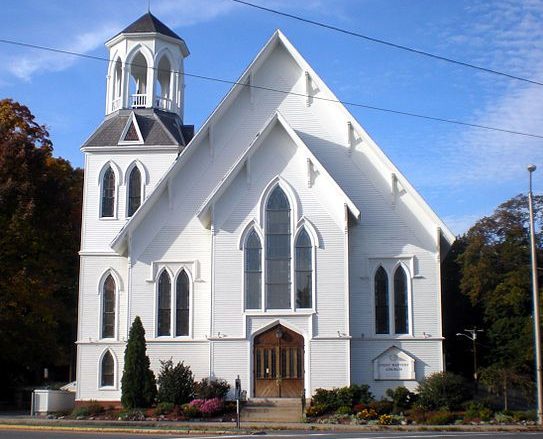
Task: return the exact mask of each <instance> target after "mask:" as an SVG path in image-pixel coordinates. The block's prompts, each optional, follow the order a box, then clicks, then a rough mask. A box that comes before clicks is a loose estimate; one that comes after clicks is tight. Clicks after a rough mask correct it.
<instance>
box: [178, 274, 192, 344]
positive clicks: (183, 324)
mask: <svg viewBox="0 0 543 439" xmlns="http://www.w3.org/2000/svg"><path fill="white" fill-rule="evenodd" d="M175 294H176V297H175V300H176V302H175V303H176V309H175V335H189V307H190V303H189V277H188V276H187V273H185V271H182V272H181V273H180V274H179V276H178V277H177V284H176V286H175Z"/></svg>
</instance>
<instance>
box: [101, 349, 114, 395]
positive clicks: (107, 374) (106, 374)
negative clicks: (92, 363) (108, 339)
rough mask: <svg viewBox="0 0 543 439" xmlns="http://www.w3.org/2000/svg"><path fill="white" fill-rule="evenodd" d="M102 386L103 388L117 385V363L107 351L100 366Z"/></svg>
mask: <svg viewBox="0 0 543 439" xmlns="http://www.w3.org/2000/svg"><path fill="white" fill-rule="evenodd" d="M100 366H101V367H100V369H101V374H100V385H101V386H102V387H112V386H114V385H115V361H114V360H113V355H111V352H109V351H107V352H106V353H105V354H104V356H103V357H102V364H101V365H100Z"/></svg>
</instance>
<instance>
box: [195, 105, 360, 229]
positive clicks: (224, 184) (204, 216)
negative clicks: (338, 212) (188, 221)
mask: <svg viewBox="0 0 543 439" xmlns="http://www.w3.org/2000/svg"><path fill="white" fill-rule="evenodd" d="M277 124H279V125H281V126H282V127H283V129H284V130H285V131H286V133H287V134H288V135H289V137H290V138H291V139H292V141H293V142H294V143H295V144H296V145H297V146H298V147H299V148H302V149H303V150H304V151H305V153H306V154H307V157H308V159H309V160H310V161H311V162H312V164H313V165H314V166H315V167H316V168H318V170H319V172H320V173H321V174H323V175H324V176H325V177H326V178H327V179H328V180H329V181H330V182H331V183H332V185H333V187H334V190H335V191H336V193H337V195H338V196H339V197H340V198H341V199H342V200H343V202H344V203H345V205H346V206H347V208H348V209H349V211H350V212H351V214H352V215H353V216H354V217H355V218H356V219H359V218H360V210H359V209H358V208H357V207H356V205H355V203H354V202H353V201H352V200H351V199H350V198H349V197H348V196H347V194H346V193H345V192H344V191H343V189H342V188H341V187H340V186H339V184H338V183H337V182H336V181H335V180H334V179H333V178H332V176H331V175H330V174H329V173H328V171H327V170H326V167H324V166H323V165H322V164H321V163H320V162H319V160H318V159H317V157H315V155H314V154H313V152H312V151H311V149H309V147H308V146H307V145H306V144H305V143H304V142H303V140H302V139H301V138H300V136H298V134H296V131H294V130H293V129H292V127H291V126H290V125H289V123H288V122H287V121H286V120H285V118H284V117H283V116H282V115H281V113H280V112H279V111H276V112H275V113H274V115H273V116H272V117H271V118H270V119H268V121H267V122H266V123H265V124H264V127H263V128H262V129H261V130H260V131H259V132H258V133H257V135H256V136H255V138H254V139H253V141H252V142H251V144H250V145H249V147H248V148H247V149H246V150H245V151H244V152H243V154H241V156H240V157H239V158H238V160H236V163H234V166H232V168H230V170H229V171H228V172H227V174H226V175H225V176H224V177H223V179H222V180H221V181H220V182H219V184H218V185H217V186H216V187H215V189H213V191H212V192H211V194H210V195H209V197H207V199H206V200H205V201H204V202H203V203H202V205H201V206H200V208H199V209H198V213H197V216H198V219H199V220H200V222H201V223H202V224H203V225H204V226H205V227H209V218H208V216H209V211H210V209H211V207H212V206H213V204H214V203H215V201H216V200H218V199H219V198H220V197H221V195H222V194H223V193H224V191H225V190H226V189H227V188H228V186H229V185H230V183H231V182H232V181H233V180H234V178H235V177H236V175H238V173H239V172H240V171H241V169H243V165H244V164H245V163H246V162H247V160H249V159H250V157H251V156H252V155H253V154H254V152H255V151H256V150H257V149H258V147H259V146H260V145H261V144H262V143H263V142H264V140H265V139H266V137H267V136H268V134H269V133H270V132H271V131H272V128H273V127H275V126H276V125H277Z"/></svg>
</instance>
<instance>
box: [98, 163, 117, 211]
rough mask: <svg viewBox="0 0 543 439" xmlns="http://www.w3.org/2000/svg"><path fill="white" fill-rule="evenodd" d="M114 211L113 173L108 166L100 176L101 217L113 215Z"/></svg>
mask: <svg viewBox="0 0 543 439" xmlns="http://www.w3.org/2000/svg"><path fill="white" fill-rule="evenodd" d="M114 212H115V173H114V172H113V169H111V166H108V168H107V169H106V171H105V172H104V176H103V177H102V209H101V216H102V217H103V218H111V217H113V215H114Z"/></svg>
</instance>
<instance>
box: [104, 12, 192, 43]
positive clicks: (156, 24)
mask: <svg viewBox="0 0 543 439" xmlns="http://www.w3.org/2000/svg"><path fill="white" fill-rule="evenodd" d="M140 33H158V34H162V35H166V36H168V37H171V38H175V39H176V40H180V41H183V38H181V37H180V36H179V35H177V34H176V33H175V32H174V31H173V30H171V29H170V28H169V27H168V26H166V25H165V24H164V23H162V21H160V20H159V19H158V18H156V17H155V16H154V15H153V14H151V12H147V13H146V14H143V15H142V16H141V17H140V18H138V19H137V20H136V21H134V22H133V23H132V24H131V25H129V26H127V27H126V28H125V29H123V30H122V31H121V32H119V33H118V34H117V35H120V34H140ZM117 35H115V37H116V36H117ZM115 37H113V38H115ZM113 38H112V39H113Z"/></svg>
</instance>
